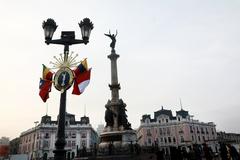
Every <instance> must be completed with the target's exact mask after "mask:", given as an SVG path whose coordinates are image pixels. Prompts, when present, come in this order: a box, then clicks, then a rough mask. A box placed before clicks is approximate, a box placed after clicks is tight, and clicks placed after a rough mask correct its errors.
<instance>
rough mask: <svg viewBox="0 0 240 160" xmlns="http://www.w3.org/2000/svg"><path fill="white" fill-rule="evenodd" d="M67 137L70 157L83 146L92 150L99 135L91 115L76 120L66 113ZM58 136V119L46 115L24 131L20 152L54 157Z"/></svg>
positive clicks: (31, 155) (66, 146)
mask: <svg viewBox="0 0 240 160" xmlns="http://www.w3.org/2000/svg"><path fill="white" fill-rule="evenodd" d="M65 120H66V123H65V125H66V126H65V138H66V145H65V150H66V151H67V153H66V156H67V158H68V159H71V158H74V157H76V155H77V154H78V153H79V150H80V149H82V148H83V147H84V148H86V149H87V150H90V149H91V148H92V147H93V146H94V145H95V143H97V140H98V135H97V133H96V131H95V130H94V129H93V128H92V126H91V124H90V121H89V117H86V116H84V117H81V118H80V120H79V121H77V120H75V115H73V114H69V113H66V118H65ZM56 138H57V121H53V120H52V119H51V116H48V115H45V116H43V117H42V119H41V123H40V124H38V125H37V126H36V127H34V128H31V129H29V130H27V131H24V132H22V133H21V135H20V144H19V153H20V154H28V156H29V158H30V159H36V158H42V159H51V158H53V157H54V153H53V151H54V150H55V141H56Z"/></svg>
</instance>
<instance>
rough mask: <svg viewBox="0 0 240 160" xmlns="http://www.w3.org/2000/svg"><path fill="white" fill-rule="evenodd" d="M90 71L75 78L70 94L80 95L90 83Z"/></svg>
mask: <svg viewBox="0 0 240 160" xmlns="http://www.w3.org/2000/svg"><path fill="white" fill-rule="evenodd" d="M90 76H91V69H89V70H86V71H84V72H82V73H80V74H79V75H77V76H76V77H75V80H74V85H73V91H72V94H76V95H80V94H81V93H83V92H84V90H85V88H86V87H87V86H88V84H89V82H90Z"/></svg>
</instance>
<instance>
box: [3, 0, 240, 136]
mask: <svg viewBox="0 0 240 160" xmlns="http://www.w3.org/2000/svg"><path fill="white" fill-rule="evenodd" d="M85 17H89V18H90V19H91V20H92V21H93V23H94V30H93V31H92V34H91V37H90V43H89V44H88V45H76V46H71V47H70V51H73V52H74V53H78V54H79V57H78V60H81V59H83V58H85V57H87V58H88V63H89V66H90V67H92V68H93V69H92V77H91V82H90V85H89V86H88V88H87V89H86V90H85V92H84V93H83V95H80V96H76V95H72V94H71V90H72V88H71V89H70V90H69V91H68V95H67V111H68V112H69V113H72V114H75V115H76V119H77V120H79V119H80V116H83V115H84V106H86V115H87V116H89V117H90V122H91V124H92V125H93V127H94V128H96V127H97V125H98V124H100V123H105V122H104V112H105V107H104V106H105V104H106V103H107V100H108V99H110V98H111V97H110V96H111V94H110V90H109V87H108V84H109V83H110V82H111V81H110V80H111V79H110V60H109V59H108V58H107V55H109V54H110V51H111V49H110V47H109V44H110V42H111V41H110V39H109V38H108V37H105V36H104V33H107V32H108V31H109V29H111V31H112V32H115V30H116V29H117V30H118V35H117V43H116V52H117V54H119V55H120V58H119V59H118V78H119V82H120V85H121V90H120V97H121V98H122V99H123V101H124V102H125V103H126V104H127V110H128V112H127V114H128V120H129V121H130V123H132V126H133V128H137V127H138V126H139V124H140V119H141V116H142V115H143V114H152V116H153V112H154V111H157V110H159V109H161V106H164V108H165V109H171V110H172V111H173V112H174V115H175V111H177V110H179V109H180V104H179V98H181V99H182V104H183V109H185V110H188V111H189V112H190V114H191V115H194V119H199V120H200V121H203V122H211V121H212V122H214V123H215V124H216V128H217V130H222V131H226V132H238V133H239V132H240V127H239V122H240V116H239V113H240V54H239V53H240V1H237V0H167V1H166V0H132V1H129V0H121V1H119V0H118V1H117V0H112V1H110V0H101V1H100V0H92V1H91V0H90V1H83V0H68V1H67V0H51V1H49V0H41V1H33V0H22V1H18V0H1V1H0V26H1V29H0V36H1V38H0V46H1V51H0V56H1V63H0V68H1V70H0V82H1V83H0V89H1V92H0V109H1V110H0V137H1V136H7V137H10V138H11V139H12V138H15V137H17V136H19V135H20V133H21V132H23V131H25V130H27V129H29V128H31V127H34V121H40V120H41V117H42V116H43V115H45V114H46V106H47V105H46V103H43V102H42V100H41V99H40V97H39V95H38V93H39V89H38V85H39V78H40V77H41V75H42V64H45V65H47V66H49V67H51V65H50V64H49V62H50V61H52V60H53V56H57V55H59V54H60V53H62V52H63V46H60V45H59V46H58V45H49V46H48V45H46V44H45V43H44V34H43V29H42V22H43V21H44V20H46V19H47V18H53V19H54V20H55V21H56V23H57V25H58V28H57V30H56V32H55V34H54V37H53V38H54V39H57V38H60V33H61V31H64V30H65V31H66V30H70V31H75V34H76V38H80V37H81V33H80V29H79V27H78V23H79V22H80V20H82V19H83V18H85ZM59 101H60V93H59V91H57V90H56V89H55V88H53V89H52V92H51V93H50V98H49V99H48V115H50V116H52V119H53V120H56V117H57V114H58V111H59Z"/></svg>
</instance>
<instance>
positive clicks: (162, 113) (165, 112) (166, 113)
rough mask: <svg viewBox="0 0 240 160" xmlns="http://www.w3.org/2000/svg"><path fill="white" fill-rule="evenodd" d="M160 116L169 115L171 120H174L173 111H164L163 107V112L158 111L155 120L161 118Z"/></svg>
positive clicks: (155, 113)
mask: <svg viewBox="0 0 240 160" xmlns="http://www.w3.org/2000/svg"><path fill="white" fill-rule="evenodd" d="M160 115H167V116H168V117H169V118H170V119H172V118H173V115H172V111H171V110H167V109H163V106H162V109H161V110H158V111H156V112H154V119H157V117H158V116H160Z"/></svg>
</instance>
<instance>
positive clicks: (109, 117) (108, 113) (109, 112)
mask: <svg viewBox="0 0 240 160" xmlns="http://www.w3.org/2000/svg"><path fill="white" fill-rule="evenodd" d="M109 103H110V101H109V100H108V103H107V104H106V105H105V107H106V111H105V122H106V127H108V126H109V127H113V123H114V121H113V116H114V115H115V113H113V111H112V110H111V109H110V105H109Z"/></svg>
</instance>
